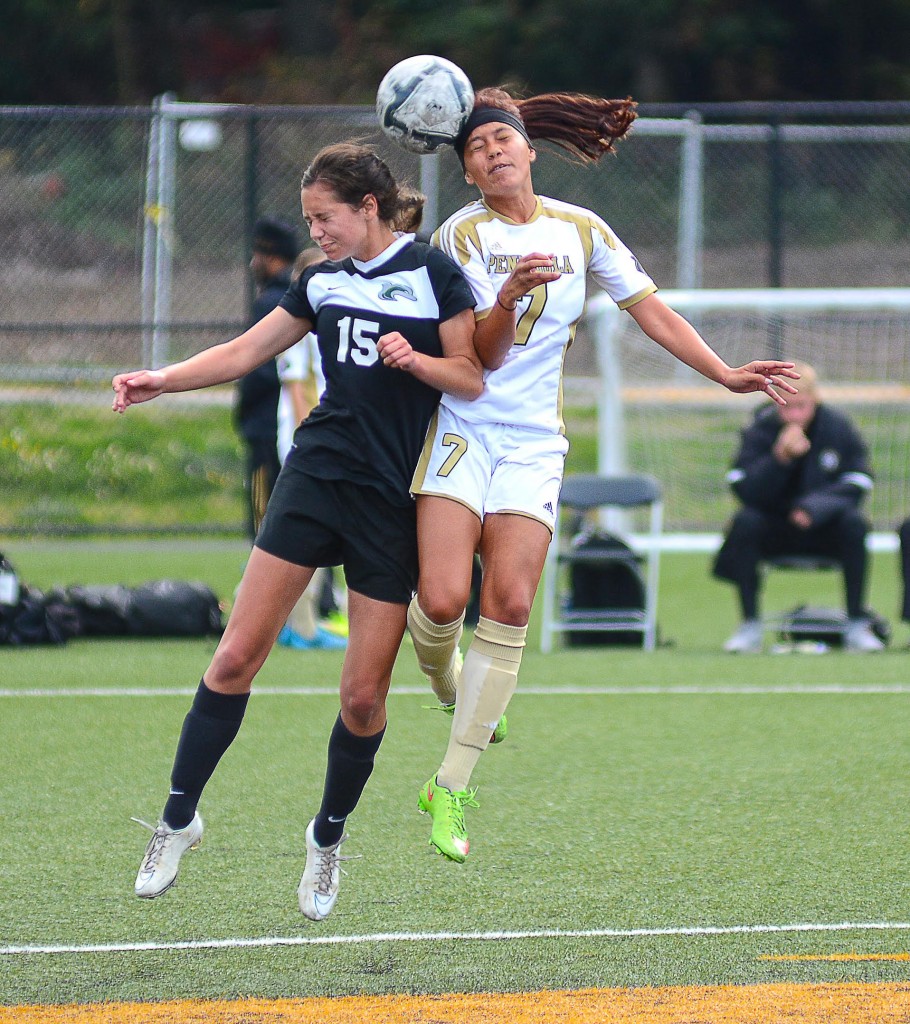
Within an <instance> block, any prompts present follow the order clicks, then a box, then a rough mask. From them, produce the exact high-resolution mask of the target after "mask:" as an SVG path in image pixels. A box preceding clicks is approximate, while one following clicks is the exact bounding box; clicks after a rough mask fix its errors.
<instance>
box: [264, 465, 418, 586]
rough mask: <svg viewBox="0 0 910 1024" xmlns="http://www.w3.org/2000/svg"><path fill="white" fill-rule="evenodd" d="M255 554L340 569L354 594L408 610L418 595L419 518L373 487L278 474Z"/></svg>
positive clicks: (289, 470) (289, 469)
mask: <svg viewBox="0 0 910 1024" xmlns="http://www.w3.org/2000/svg"><path fill="white" fill-rule="evenodd" d="M256 547H257V548H261V549H262V550H263V551H267V552H268V553H269V554H270V555H275V557H276V558H282V559H284V560H285V561H286V562H293V563H294V564H295V565H307V566H316V567H319V566H329V565H341V566H343V567H344V575H345V580H346V581H347V585H348V587H349V588H350V589H351V590H355V591H356V592H357V593H358V594H364V595H365V596H366V597H371V598H373V599H374V600H376V601H389V602H391V603H393V604H408V603H409V602H410V600H411V596H412V595H413V593H414V591H415V589H416V587H417V513H416V510H415V508H414V506H413V504H411V505H410V506H399V505H392V504H390V503H389V502H388V501H387V500H386V499H385V498H384V497H383V496H382V494H381V493H380V492H379V491H378V490H376V488H374V487H369V486H366V485H364V484H355V483H352V482H351V481H349V480H324V479H321V478H319V477H315V476H310V475H309V474H308V473H302V472H301V471H300V470H299V469H296V468H295V467H293V466H288V465H285V466H284V468H283V469H282V470H281V473H280V475H279V477H278V481H277V483H276V484H275V489H274V490H273V491H272V496H271V498H270V499H269V506H268V509H267V510H266V514H265V519H264V520H263V521H262V526H261V527H260V528H259V534H258V536H257V537H256Z"/></svg>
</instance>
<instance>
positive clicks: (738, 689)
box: [0, 683, 910, 700]
mask: <svg viewBox="0 0 910 1024" xmlns="http://www.w3.org/2000/svg"><path fill="white" fill-rule="evenodd" d="M195 693H196V687H179V686H116V687H115V686H110V687H102V686H98V687H73V688H71V689H61V688H37V687H29V688H28V689H25V688H23V689H21V690H17V689H0V699H2V698H4V697H45V698H58V697H192V696H193V695H194V694H195ZM778 693H780V694H888V693H898V694H900V693H910V683H850V684H839V683H807V684H799V683H795V684H786V685H782V686H751V685H743V686H733V685H729V686H723V685H714V686H526V687H522V688H521V689H519V690H518V691H517V693H516V696H524V697H635V696H670V697H673V696H725V695H730V696H746V697H748V696H761V695H765V694H778ZM253 694H254V695H255V696H258V697H336V696H337V695H338V687H337V686H254V687H253ZM389 696H390V697H426V698H427V699H428V700H429V699H430V689H429V686H397V687H395V689H393V690H392V691H391V692H390V693H389Z"/></svg>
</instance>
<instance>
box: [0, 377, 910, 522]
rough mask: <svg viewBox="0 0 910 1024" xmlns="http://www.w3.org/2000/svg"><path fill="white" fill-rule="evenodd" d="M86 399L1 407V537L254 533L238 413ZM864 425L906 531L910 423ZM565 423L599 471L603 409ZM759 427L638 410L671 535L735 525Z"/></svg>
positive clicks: (643, 447) (696, 413) (636, 440)
mask: <svg viewBox="0 0 910 1024" xmlns="http://www.w3.org/2000/svg"><path fill="white" fill-rule="evenodd" d="M86 397H87V398H88V399H91V400H92V401H93V402H95V399H97V402H95V404H92V405H69V404H62V405H61V404H55V403H54V401H53V396H49V397H48V400H47V402H45V401H41V402H37V401H33V402H24V401H23V402H8V403H0V479H2V480H4V481H5V482H6V489H5V491H4V499H5V500H4V501H3V503H2V505H0V530H3V529H7V530H12V529H16V530H18V531H22V532H28V531H33V532H35V533H53V532H54V531H57V532H60V531H66V532H75V531H80V530H81V531H83V532H99V531H104V530H105V529H107V530H110V531H113V530H119V531H123V530H133V531H136V532H141V531H142V530H154V531H167V530H171V531H176V530H177V529H180V530H187V529H190V530H192V529H195V530H199V531H202V530H210V531H217V532H221V533H235V534H236V533H241V532H242V531H243V529H244V526H243V524H244V523H245V514H246V513H245V504H244V502H245V498H244V494H243V479H242V477H243V462H244V453H243V446H242V444H241V442H240V440H239V438H238V436H237V434H236V432H235V429H234V426H233V424H232V421H231V413H230V409H229V408H228V407H227V406H209V405H198V404H188V403H187V402H186V400H184V399H179V398H175V399H174V400H173V401H170V402H168V401H165V402H162V403H161V404H158V403H153V404H152V405H150V406H146V407H143V408H140V409H135V410H132V411H131V412H129V413H128V414H127V415H126V416H117V417H115V416H113V415H112V414H111V412H110V410H109V408H108V406H107V403H106V399H105V398H103V397H102V396H100V395H98V394H96V393H95V391H88V392H87V394H86ZM49 409H50V410H51V414H49V412H48V410H49ZM853 415H854V417H855V419H856V423H857V425H858V427H859V428H860V430H861V431H862V432H863V434H864V436H866V437H867V438H868V439H869V445H870V453H871V461H872V465H873V467H874V468H875V471H876V487H875V489H874V491H873V494H872V497H871V499H870V501H869V503H868V506H867V508H866V514H867V515H868V517H869V518H870V520H872V522H873V523H874V524H875V526H876V529H879V530H885V529H893V528H894V526H895V525H896V524H897V523H899V522H901V521H902V520H903V518H904V517H905V515H906V509H907V502H908V494H907V486H906V481H907V479H908V468H910V467H908V464H907V463H908V459H907V451H908V450H910V446H908V441H910V437H908V425H907V417H906V416H905V415H904V411H903V408H902V407H899V406H894V405H891V406H882V407H871V406H867V407H859V408H857V409H855V410H853ZM565 416H566V422H567V431H568V435H569V438H570V440H571V448H570V450H569V455H568V459H567V462H566V468H567V471H568V472H569V473H579V472H590V471H593V470H594V469H595V468H596V466H597V437H596V433H597V422H596V413H595V410H594V409H593V408H584V407H577V408H571V409H567V410H566V411H565ZM746 419H747V414H746V412H745V406H744V407H743V408H742V409H740V408H701V407H697V406H695V407H689V406H687V405H673V404H668V405H664V406H651V405H641V406H635V405H629V406H628V407H627V409H626V416H625V429H626V434H627V445H628V453H627V455H628V463H629V465H630V466H631V467H635V468H644V469H646V470H647V471H648V472H651V473H653V474H654V475H655V476H657V477H658V478H659V479H660V480H661V482H662V483H663V486H664V491H665V494H664V504H665V509H666V525H667V529H669V530H706V529H708V530H720V529H721V526H722V525H723V523H724V522H725V521H726V520H727V519H729V517H730V515H731V513H732V512H733V510H734V508H735V501H734V499H733V496H732V494H731V493H730V489H729V487H728V486H727V484H726V482H725V480H724V474H725V472H726V469H727V467H728V464H729V462H730V459H731V458H732V457H733V454H734V452H735V449H736V446H737V444H738V438H739V431H740V428H741V427H742V426H743V424H744V422H745V420H746Z"/></svg>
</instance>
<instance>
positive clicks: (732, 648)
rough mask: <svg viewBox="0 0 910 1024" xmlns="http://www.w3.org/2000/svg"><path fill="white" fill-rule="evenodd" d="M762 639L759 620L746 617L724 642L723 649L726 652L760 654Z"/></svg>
mask: <svg viewBox="0 0 910 1024" xmlns="http://www.w3.org/2000/svg"><path fill="white" fill-rule="evenodd" d="M763 639H764V636H763V630H762V624H761V621H760V620H759V619H746V621H745V622H743V624H742V625H741V626H740V627H739V629H737V631H736V632H735V633H734V634H733V636H731V637H730V639H729V640H728V641H727V642H726V643H725V644H724V650H725V651H726V652H727V653H728V654H760V653H761V649H762V641H763Z"/></svg>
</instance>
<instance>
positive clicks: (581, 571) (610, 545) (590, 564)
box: [564, 531, 645, 647]
mask: <svg viewBox="0 0 910 1024" xmlns="http://www.w3.org/2000/svg"><path fill="white" fill-rule="evenodd" d="M572 555H573V557H574V558H575V559H577V560H576V561H573V562H572V563H571V565H570V569H569V581H570V588H571V590H570V597H569V600H568V603H567V605H566V607H565V609H564V611H565V613H566V614H567V616H568V617H569V618H571V616H572V614H573V613H576V614H582V613H583V612H585V611H590V612H596V611H604V610H612V611H629V610H634V611H644V607H645V580H644V576H643V575H642V571H641V558H640V557H639V556H638V555H636V554H635V553H634V552H633V551H632V549H631V548H630V547H629V545H628V544H626V543H625V541H623V540H621V539H620V538H619V537H616V536H614V535H613V534H610V533H604V532H601V531H597V532H587V533H583V534H579V535H578V536H576V537H575V538H574V539H573V541H572ZM567 635H568V640H569V643H570V644H571V645H574V646H579V647H582V646H592V645H598V644H615V645H625V646H634V647H641V646H642V643H643V642H644V634H643V633H642V632H641V631H640V630H637V629H636V630H631V629H630V630H624V629H602V630H599V629H590V630H588V629H585V630H581V629H577V630H570V631H568V634H567Z"/></svg>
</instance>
